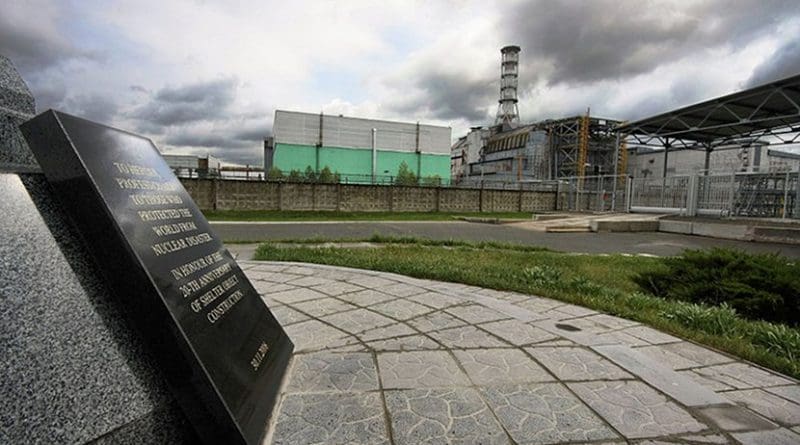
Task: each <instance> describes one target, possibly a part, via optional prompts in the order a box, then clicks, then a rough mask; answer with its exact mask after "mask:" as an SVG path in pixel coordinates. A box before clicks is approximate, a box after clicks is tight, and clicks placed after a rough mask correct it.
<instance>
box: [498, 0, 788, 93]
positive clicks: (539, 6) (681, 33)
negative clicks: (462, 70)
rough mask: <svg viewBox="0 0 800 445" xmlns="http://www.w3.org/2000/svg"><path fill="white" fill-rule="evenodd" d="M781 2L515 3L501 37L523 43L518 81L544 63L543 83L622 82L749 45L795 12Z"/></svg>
mask: <svg viewBox="0 0 800 445" xmlns="http://www.w3.org/2000/svg"><path fill="white" fill-rule="evenodd" d="M796 6H797V5H796V3H795V2H792V1H785V0H774V1H738V2H729V1H725V0H714V1H709V2H703V3H698V4H691V5H681V6H673V8H680V9H679V10H670V9H669V8H670V6H668V5H663V4H662V5H660V6H658V5H654V4H653V3H651V2H640V1H631V2H625V1H618V0H603V1H591V2H582V1H580V2H579V1H565V2H549V1H548V2H534V3H520V4H519V5H518V6H517V7H515V8H512V9H510V10H509V11H507V13H506V16H507V20H508V23H510V26H509V27H508V32H507V33H506V35H505V37H506V38H507V39H508V41H509V42H513V43H516V44H519V45H520V46H522V51H523V53H522V57H521V59H522V62H521V63H522V64H523V67H522V69H521V76H522V79H523V81H526V82H528V83H534V82H536V81H538V80H539V79H538V77H537V73H535V72H534V71H533V70H528V69H526V68H527V67H528V64H527V63H526V61H535V62H536V63H541V61H542V60H546V61H549V62H550V64H551V66H552V68H553V71H552V74H551V75H549V76H548V77H547V78H546V79H544V80H545V81H546V82H547V83H550V84H558V83H562V82H563V83H583V82H594V81H598V80H605V79H625V78H628V77H631V76H635V75H638V74H644V73H648V72H651V71H653V70H654V69H656V68H657V67H659V66H661V65H663V64H667V63H672V62H675V61H678V60H681V59H683V58H685V57H686V56H688V55H696V54H699V53H702V52H703V51H706V50H708V49H713V48H718V47H722V46H724V45H730V46H732V47H734V49H735V47H736V46H739V45H742V44H743V43H744V42H749V41H751V40H752V39H753V38H755V37H757V36H759V35H762V34H764V33H767V32H770V31H772V29H773V27H774V25H775V24H776V23H777V22H779V21H780V20H786V19H788V18H790V17H792V16H798V15H800V12H798V11H800V10H798V9H797V7H796Z"/></svg>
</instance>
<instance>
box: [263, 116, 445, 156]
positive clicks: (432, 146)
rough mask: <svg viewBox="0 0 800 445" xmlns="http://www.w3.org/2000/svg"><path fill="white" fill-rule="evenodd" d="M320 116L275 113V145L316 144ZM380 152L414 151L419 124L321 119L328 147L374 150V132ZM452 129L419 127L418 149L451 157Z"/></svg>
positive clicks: (371, 120)
mask: <svg viewBox="0 0 800 445" xmlns="http://www.w3.org/2000/svg"><path fill="white" fill-rule="evenodd" d="M319 126H320V115H319V114H313V113H302V112H296V111H284V110H276V111H275V122H274V125H273V134H274V137H275V143H276V144H298V145H317V144H318V143H319V136H320V129H319ZM373 128H375V129H376V130H377V134H376V145H377V147H378V148H380V149H381V150H393V151H407V152H414V151H416V148H417V124H413V123H406V122H392V121H384V120H376V119H361V118H354V117H344V116H335V115H323V116H322V130H323V131H322V145H324V146H326V147H343V148H362V149H371V148H372V129H373ZM450 135H451V129H450V127H440V126H435V125H425V124H420V125H419V149H420V151H421V152H423V153H432V154H444V155H446V154H449V153H450Z"/></svg>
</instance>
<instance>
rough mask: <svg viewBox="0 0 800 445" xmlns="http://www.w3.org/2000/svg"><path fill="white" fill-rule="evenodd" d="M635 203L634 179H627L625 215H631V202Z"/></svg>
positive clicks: (628, 177)
mask: <svg viewBox="0 0 800 445" xmlns="http://www.w3.org/2000/svg"><path fill="white" fill-rule="evenodd" d="M632 201H633V178H632V177H630V176H626V177H625V213H631V202H632Z"/></svg>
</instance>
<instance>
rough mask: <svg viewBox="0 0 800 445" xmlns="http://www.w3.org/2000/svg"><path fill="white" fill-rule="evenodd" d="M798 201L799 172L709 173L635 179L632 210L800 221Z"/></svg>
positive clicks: (799, 204) (799, 187) (799, 194)
mask: <svg viewBox="0 0 800 445" xmlns="http://www.w3.org/2000/svg"><path fill="white" fill-rule="evenodd" d="M798 197H800V181H798V172H766V173H749V172H734V173H713V172H709V173H708V174H703V173H701V174H697V175H688V176H670V177H667V178H634V179H633V180H632V186H631V207H630V210H631V211H633V212H659V213H675V214H681V215H687V216H695V215H701V216H744V217H756V218H800V200H799V199H798Z"/></svg>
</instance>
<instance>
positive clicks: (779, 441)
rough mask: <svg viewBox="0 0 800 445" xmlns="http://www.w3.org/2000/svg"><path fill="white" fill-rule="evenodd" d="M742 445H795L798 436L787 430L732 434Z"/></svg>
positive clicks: (798, 439) (799, 439)
mask: <svg viewBox="0 0 800 445" xmlns="http://www.w3.org/2000/svg"><path fill="white" fill-rule="evenodd" d="M733 437H734V438H735V439H736V440H738V441H739V443H741V444H742V445H797V444H800V435H798V434H797V433H793V432H791V431H789V430H787V429H779V430H769V431H751V432H748V433H737V434H733Z"/></svg>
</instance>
